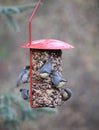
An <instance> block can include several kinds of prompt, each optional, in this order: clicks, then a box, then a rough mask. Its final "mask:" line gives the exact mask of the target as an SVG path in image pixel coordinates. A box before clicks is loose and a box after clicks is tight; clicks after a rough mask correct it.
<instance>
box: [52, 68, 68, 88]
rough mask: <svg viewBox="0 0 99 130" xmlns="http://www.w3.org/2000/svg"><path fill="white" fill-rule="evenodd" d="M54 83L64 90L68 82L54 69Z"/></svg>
mask: <svg viewBox="0 0 99 130" xmlns="http://www.w3.org/2000/svg"><path fill="white" fill-rule="evenodd" d="M52 74H53V75H52V83H53V85H54V86H55V87H56V88H62V87H63V86H64V84H65V83H66V82H67V81H66V80H65V79H63V78H62V76H61V75H60V74H59V73H58V72H57V71H56V70H55V69H54V70H53V73H52Z"/></svg>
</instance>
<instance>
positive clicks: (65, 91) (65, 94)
mask: <svg viewBox="0 0 99 130" xmlns="http://www.w3.org/2000/svg"><path fill="white" fill-rule="evenodd" d="M61 95H62V100H63V101H67V100H68V99H69V98H71V96H72V92H71V90H70V89H69V88H66V89H62V91H61Z"/></svg>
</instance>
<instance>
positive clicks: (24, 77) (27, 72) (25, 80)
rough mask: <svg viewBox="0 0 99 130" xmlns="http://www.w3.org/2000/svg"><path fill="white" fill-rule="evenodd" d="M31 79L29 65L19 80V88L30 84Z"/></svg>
mask: <svg viewBox="0 0 99 130" xmlns="http://www.w3.org/2000/svg"><path fill="white" fill-rule="evenodd" d="M29 78H30V66H29V65H27V66H26V67H24V68H23V70H22V72H21V73H20V74H19V76H18V79H17V85H16V86H17V87H18V86H19V85H20V84H22V83H28V82H29Z"/></svg>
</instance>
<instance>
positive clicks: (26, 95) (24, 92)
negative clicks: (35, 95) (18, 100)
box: [20, 89, 30, 102]
mask: <svg viewBox="0 0 99 130" xmlns="http://www.w3.org/2000/svg"><path fill="white" fill-rule="evenodd" d="M20 92H21V96H22V98H23V99H24V100H27V101H28V102H29V100H30V98H29V89H20Z"/></svg>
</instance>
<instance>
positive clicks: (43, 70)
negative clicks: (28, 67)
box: [40, 58, 52, 78]
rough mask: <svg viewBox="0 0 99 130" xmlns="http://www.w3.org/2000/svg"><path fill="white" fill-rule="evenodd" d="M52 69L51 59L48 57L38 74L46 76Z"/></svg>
mask: <svg viewBox="0 0 99 130" xmlns="http://www.w3.org/2000/svg"><path fill="white" fill-rule="evenodd" d="M51 71H52V59H51V58H49V59H48V61H47V62H46V63H45V64H44V65H43V66H42V67H41V68H40V76H41V77H42V78H46V77H48V76H49V74H50V73H51Z"/></svg>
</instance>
